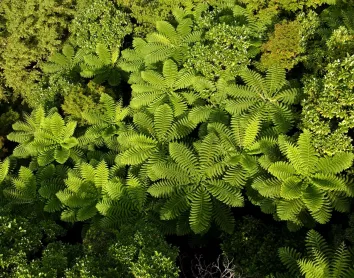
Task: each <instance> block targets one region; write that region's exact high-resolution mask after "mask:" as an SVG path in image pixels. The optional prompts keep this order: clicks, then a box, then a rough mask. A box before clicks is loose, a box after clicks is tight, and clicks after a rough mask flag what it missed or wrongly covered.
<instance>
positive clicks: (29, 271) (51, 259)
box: [0, 209, 75, 278]
mask: <svg viewBox="0 0 354 278" xmlns="http://www.w3.org/2000/svg"><path fill="white" fill-rule="evenodd" d="M0 218H1V225H0V235H1V237H0V253H1V256H0V277H4V278H5V277H14V278H15V277H57V276H58V277H59V276H61V275H62V274H63V272H64V270H65V268H66V267H67V266H68V264H69V262H68V260H67V259H66V258H63V253H64V252H69V250H70V248H67V246H65V245H63V244H61V243H52V242H53V241H54V240H55V239H56V237H58V236H63V235H64V230H63V228H62V227H60V226H59V225H57V224H56V223H55V222H54V221H52V220H40V219H38V216H37V217H36V215H30V216H29V217H21V216H19V215H17V216H15V217H14V215H12V214H9V213H8V212H7V211H4V210H3V209H2V211H1V216H0ZM36 218H37V219H36ZM48 243H49V244H48ZM71 249H72V252H75V251H74V250H75V248H73V247H72V248H71ZM42 251H43V253H42V256H43V257H42V261H41V262H40V261H39V260H31V259H30V258H33V257H34V256H35V254H38V253H41V252H42ZM63 259H64V260H63Z"/></svg>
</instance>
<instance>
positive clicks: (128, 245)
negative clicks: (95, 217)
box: [65, 221, 179, 278]
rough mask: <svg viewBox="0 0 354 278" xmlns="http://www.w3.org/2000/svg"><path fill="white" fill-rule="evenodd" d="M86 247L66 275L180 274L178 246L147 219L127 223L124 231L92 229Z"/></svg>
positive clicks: (85, 243)
mask: <svg viewBox="0 0 354 278" xmlns="http://www.w3.org/2000/svg"><path fill="white" fill-rule="evenodd" d="M83 247H84V254H85V255H84V256H82V257H80V258H77V259H76V261H75V265H74V267H72V268H71V269H68V270H67V271H66V273H65V274H66V276H65V277H67V278H76V277H82V278H87V277H95V278H96V277H97V278H98V277H107V278H108V277H151V278H155V277H164V278H170V277H171V278H174V277H176V278H177V277H178V272H179V271H178V268H177V267H176V265H175V260H176V257H177V254H178V251H177V249H176V248H175V247H172V246H170V245H169V244H167V243H166V241H165V240H164V238H163V237H162V236H161V234H160V232H159V230H157V229H156V227H154V226H153V225H151V224H149V223H146V222H145V221H139V222H137V223H136V224H129V225H125V226H123V227H122V229H121V230H120V231H111V232H104V231H102V230H99V229H96V228H91V229H89V230H88V232H87V233H86V236H85V238H84V241H83Z"/></svg>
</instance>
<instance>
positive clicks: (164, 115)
mask: <svg viewBox="0 0 354 278" xmlns="http://www.w3.org/2000/svg"><path fill="white" fill-rule="evenodd" d="M133 123H134V128H133V129H131V130H128V131H126V132H122V133H120V135H119V137H118V142H119V144H120V146H121V153H120V154H119V155H118V156H117V159H116V162H117V163H118V164H119V165H140V166H142V165H143V164H146V165H147V164H153V163H155V162H157V161H160V160H164V159H165V157H166V154H167V152H168V143H169V142H172V141H174V140H177V139H180V138H183V137H186V136H187V135H188V134H190V133H191V132H192V130H193V128H194V127H195V126H194V125H193V124H192V123H190V121H189V120H188V118H187V116H186V115H184V116H183V115H182V116H180V117H175V116H174V113H173V110H172V108H171V107H170V106H169V105H168V104H163V105H160V106H159V107H158V108H157V109H156V110H155V111H154V114H151V113H149V112H148V111H145V112H137V113H135V114H134V118H133Z"/></svg>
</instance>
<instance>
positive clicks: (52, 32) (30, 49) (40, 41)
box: [0, 0, 74, 106]
mask: <svg viewBox="0 0 354 278" xmlns="http://www.w3.org/2000/svg"><path fill="white" fill-rule="evenodd" d="M73 7H74V2H73V1H71V0H65V1H56V0H45V1H42V0H26V1H18V0H15V1H13V0H4V1H1V5H0V14H1V15H2V17H3V18H4V21H5V23H4V25H5V31H3V32H2V34H1V36H2V40H3V45H4V48H3V50H2V51H1V53H0V55H1V61H2V62H1V69H2V71H3V76H4V79H5V84H6V86H7V87H10V88H11V89H12V90H13V93H14V94H15V95H16V96H19V95H20V96H22V97H23V98H24V99H25V100H26V102H27V103H29V104H30V105H31V106H35V105H37V104H38V103H41V102H42V103H43V100H45V98H46V95H41V90H40V88H38V83H39V82H40V81H41V78H42V74H41V72H40V70H39V67H40V64H41V62H42V61H44V60H45V59H46V58H47V56H48V55H49V54H50V53H52V52H53V51H55V50H57V49H58V48H59V47H60V46H61V44H62V42H63V40H64V39H65V33H66V32H67V28H68V25H69V22H70V20H71V18H72V15H73V9H72V8H73Z"/></svg>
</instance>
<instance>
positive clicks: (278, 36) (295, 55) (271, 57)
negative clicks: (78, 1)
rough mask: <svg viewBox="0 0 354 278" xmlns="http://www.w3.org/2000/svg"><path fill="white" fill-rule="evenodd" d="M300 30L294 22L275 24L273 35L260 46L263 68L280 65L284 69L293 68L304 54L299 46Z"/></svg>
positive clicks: (298, 24)
mask: <svg viewBox="0 0 354 278" xmlns="http://www.w3.org/2000/svg"><path fill="white" fill-rule="evenodd" d="M300 28H301V23H300V22H299V21H296V20H295V21H290V22H287V21H284V22H281V23H277V24H275V26H274V29H275V30H274V33H273V34H272V35H271V37H270V38H269V41H268V42H266V43H265V44H263V46H262V51H263V54H262V57H261V63H262V64H263V65H264V66H265V67H269V66H271V65H280V66H281V67H284V68H286V69H291V68H293V67H294V65H296V64H297V63H298V62H299V61H300V55H301V54H303V53H304V52H305V49H304V48H303V47H302V45H301V30H300Z"/></svg>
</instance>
